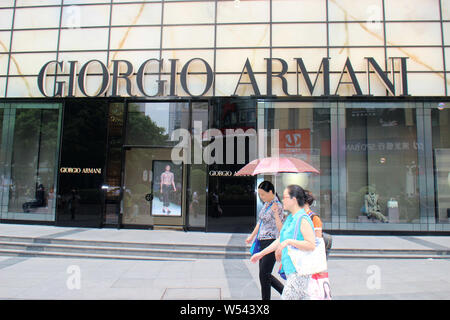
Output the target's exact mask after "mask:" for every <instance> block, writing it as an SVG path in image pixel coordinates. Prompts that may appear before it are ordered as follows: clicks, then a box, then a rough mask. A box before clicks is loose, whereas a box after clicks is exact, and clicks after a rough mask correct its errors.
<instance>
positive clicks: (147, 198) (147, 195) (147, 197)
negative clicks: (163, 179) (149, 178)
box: [145, 193, 153, 202]
mask: <svg viewBox="0 0 450 320" xmlns="http://www.w3.org/2000/svg"><path fill="white" fill-rule="evenodd" d="M145 200H147V201H148V202H150V201H152V200H153V193H147V194H146V195H145Z"/></svg>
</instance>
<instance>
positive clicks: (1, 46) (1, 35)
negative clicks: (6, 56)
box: [0, 31, 11, 52]
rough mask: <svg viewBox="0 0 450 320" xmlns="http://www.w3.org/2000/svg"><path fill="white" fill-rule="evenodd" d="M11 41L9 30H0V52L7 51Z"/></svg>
mask: <svg viewBox="0 0 450 320" xmlns="http://www.w3.org/2000/svg"><path fill="white" fill-rule="evenodd" d="M10 41H11V32H9V31H2V32H0V52H8V51H9V42H10Z"/></svg>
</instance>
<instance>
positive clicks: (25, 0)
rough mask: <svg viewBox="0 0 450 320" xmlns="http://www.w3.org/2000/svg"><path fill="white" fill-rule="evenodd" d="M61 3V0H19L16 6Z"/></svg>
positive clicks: (57, 4)
mask: <svg viewBox="0 0 450 320" xmlns="http://www.w3.org/2000/svg"><path fill="white" fill-rule="evenodd" d="M60 4H61V0H45V1H42V0H17V1H16V7H25V6H43V5H46V6H51V5H56V6H59V5H60Z"/></svg>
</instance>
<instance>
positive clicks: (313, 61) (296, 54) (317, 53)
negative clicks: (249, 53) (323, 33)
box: [266, 49, 327, 72]
mask: <svg viewBox="0 0 450 320" xmlns="http://www.w3.org/2000/svg"><path fill="white" fill-rule="evenodd" d="M326 56H327V49H273V50H272V57H273V58H281V59H283V60H284V61H286V62H287V64H288V69H289V71H292V72H295V70H296V67H297V61H296V60H295V58H302V59H303V63H304V64H305V67H306V69H307V70H308V71H309V72H317V70H319V66H320V64H321V63H322V59H323V58H325V57H326ZM266 58H267V57H266Z"/></svg>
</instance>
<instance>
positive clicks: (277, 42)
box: [272, 23, 327, 47]
mask: <svg viewBox="0 0 450 320" xmlns="http://www.w3.org/2000/svg"><path fill="white" fill-rule="evenodd" d="M272 33H273V34H272V44H273V46H275V47H284V46H286V47H291V46H326V45H327V28H326V24H318V23H314V24H274V25H273V27H272Z"/></svg>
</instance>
